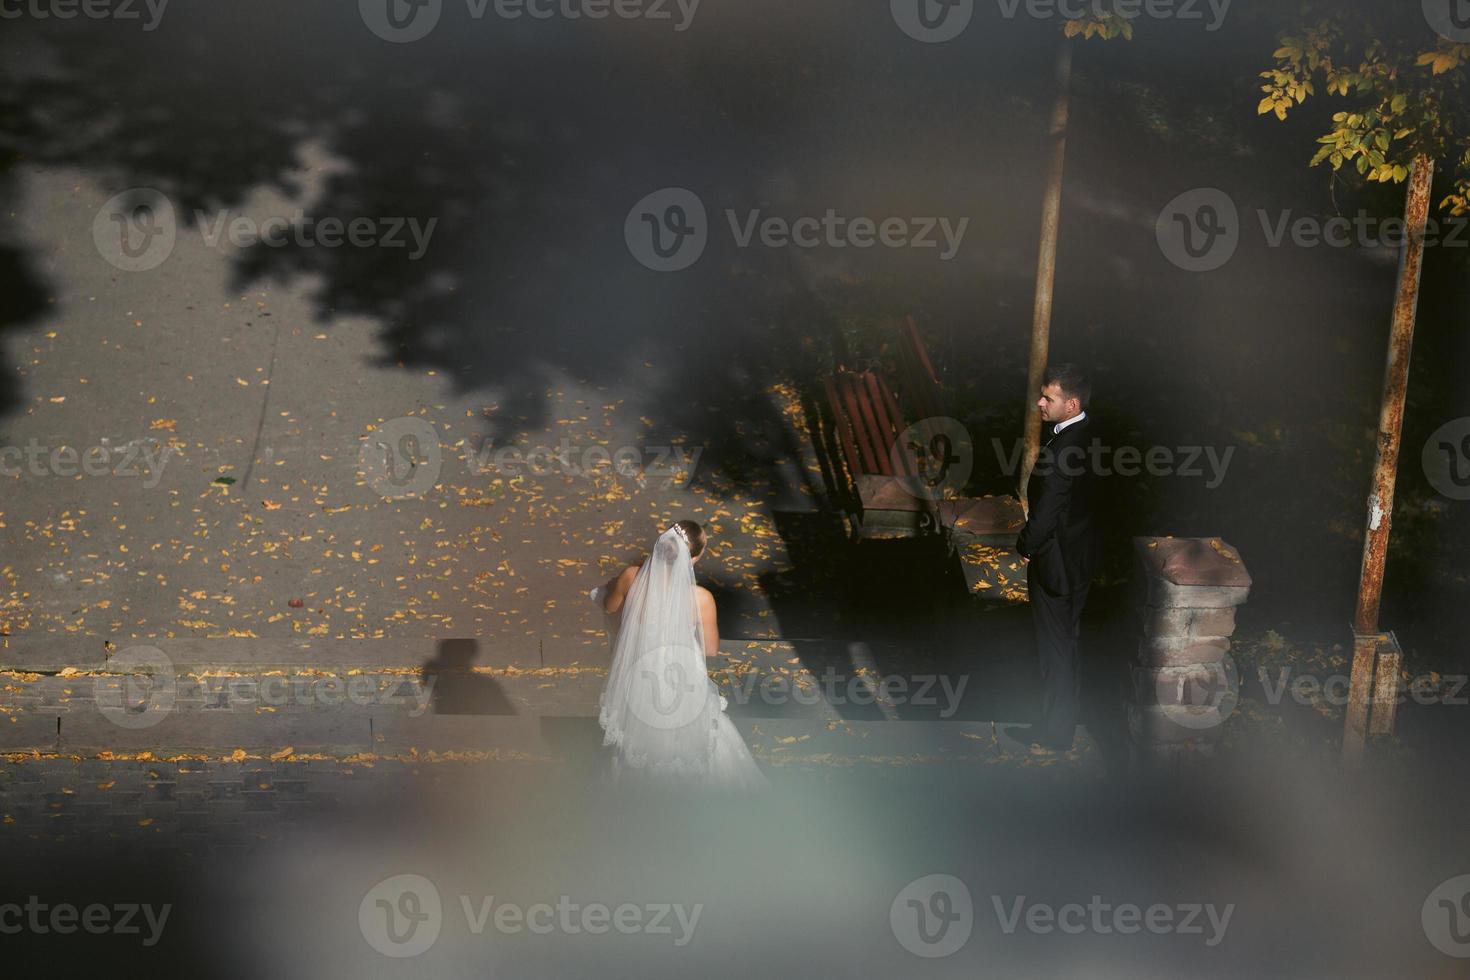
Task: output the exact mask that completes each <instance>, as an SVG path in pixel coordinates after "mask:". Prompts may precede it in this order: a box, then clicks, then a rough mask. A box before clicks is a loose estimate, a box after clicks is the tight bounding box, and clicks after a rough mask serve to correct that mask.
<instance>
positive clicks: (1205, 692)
mask: <svg viewBox="0 0 1470 980" xmlns="http://www.w3.org/2000/svg"><path fill="white" fill-rule="evenodd" d="M1133 548H1134V557H1135V567H1134V573H1135V581H1134V587H1135V601H1136V606H1137V609H1138V614H1139V617H1140V619H1141V620H1142V621H1143V637H1142V639H1141V640H1140V642H1139V644H1138V654H1137V657H1136V658H1135V660H1134V662H1133V668H1132V669H1133V696H1132V699H1131V703H1130V704H1129V705H1128V728H1129V732H1130V734H1131V736H1132V741H1133V760H1134V763H1135V765H1137V766H1143V767H1157V766H1159V765H1162V766H1163V767H1164V768H1173V767H1176V766H1181V765H1188V764H1190V763H1193V762H1196V761H1198V760H1199V759H1201V758H1204V757H1208V756H1210V755H1212V754H1213V753H1214V748H1215V742H1216V740H1217V739H1218V738H1219V736H1220V726H1221V725H1222V724H1223V723H1224V721H1225V720H1226V719H1227V718H1229V717H1230V714H1231V713H1232V712H1233V711H1234V710H1235V705H1236V702H1237V701H1238V699H1239V691H1240V678H1239V676H1238V675H1237V673H1236V668H1235V661H1234V660H1233V659H1231V657H1230V636H1231V634H1232V633H1234V632H1235V609H1236V607H1237V606H1239V605H1241V604H1242V603H1244V602H1245V600H1246V598H1247V597H1248V596H1249V595H1250V588H1251V577H1250V573H1249V572H1247V571H1246V568H1245V565H1244V564H1243V563H1242V562H1241V560H1240V553H1239V552H1238V551H1236V550H1235V549H1234V548H1232V547H1230V546H1229V545H1228V544H1226V543H1225V542H1223V541H1221V540H1220V539H1219V538H1134V539H1133Z"/></svg>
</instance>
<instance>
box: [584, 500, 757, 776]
mask: <svg viewBox="0 0 1470 980" xmlns="http://www.w3.org/2000/svg"><path fill="white" fill-rule="evenodd" d="M706 543H707V541H706V538H705V533H704V528H702V527H700V526H699V525H698V524H697V523H695V522H694V521H675V522H674V523H673V524H672V525H671V526H670V527H669V528H668V529H667V530H665V531H664V532H663V533H662V534H660V535H659V537H658V540H657V541H656V542H654V546H653V553H652V554H651V555H650V556H649V557H647V558H645V559H644V560H643V561H641V562H639V563H638V564H637V565H630V566H629V567H628V568H626V569H624V570H623V572H622V573H621V574H620V575H618V577H617V578H615V579H613V580H612V581H611V582H609V583H608V584H607V585H606V586H604V587H602V588H600V589H595V590H593V598H594V599H595V600H596V601H598V602H599V603H600V604H601V605H602V608H603V611H604V612H606V613H607V614H608V615H609V617H611V623H610V628H611V629H612V630H613V632H614V639H613V641H612V643H613V660H612V668H611V669H610V670H609V671H608V676H607V686H606V687H605V688H603V692H602V698H601V701H600V703H599V711H598V721H599V722H600V724H601V725H602V731H603V739H602V742H603V745H609V746H614V747H615V751H616V757H615V759H614V762H613V773H614V776H615V778H624V777H626V776H628V775H631V774H632V773H637V774H638V775H642V776H647V777H651V778H654V779H658V780H664V781H669V782H674V783H678V784H683V785H693V786H702V787H709V788H713V789H732V790H752V789H760V788H765V787H766V786H768V785H769V784H768V783H767V781H766V777H765V776H764V775H763V774H762V773H761V771H760V769H759V768H758V767H757V766H756V764H755V759H754V758H752V757H751V754H750V750H749V749H748V748H746V745H745V741H744V739H742V738H741V737H740V732H739V731H737V730H736V728H735V725H734V724H733V723H732V722H731V721H730V718H729V716H728V715H726V714H725V711H724V709H725V706H726V701H725V699H724V698H723V697H722V696H720V693H719V691H718V690H717V689H716V688H715V685H714V682H713V681H711V680H710V677H709V672H708V670H707V669H706V667H705V658H706V657H712V656H714V655H715V654H716V653H718V652H719V643H720V637H719V632H718V627H717V624H716V619H715V599H714V596H712V595H711V594H710V592H709V590H708V589H705V588H703V587H701V586H699V585H697V584H695V581H694V563H695V562H697V561H698V560H699V557H700V556H701V555H702V554H704V551H705V545H706ZM630 771H631V772H630Z"/></svg>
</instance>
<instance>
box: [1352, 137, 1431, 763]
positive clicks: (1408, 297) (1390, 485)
mask: <svg viewBox="0 0 1470 980" xmlns="http://www.w3.org/2000/svg"><path fill="white" fill-rule="evenodd" d="M1433 183H1434V161H1433V160H1432V159H1430V158H1429V157H1428V156H1419V157H1417V158H1415V160H1414V166H1413V169H1412V170H1411V171H1410V175H1409V190H1408V203H1407V205H1406V206H1405V209H1404V224H1405V226H1406V230H1407V234H1408V242H1407V243H1406V244H1405V246H1404V250H1403V254H1402V255H1401V256H1400V258H1399V278H1398V290H1397V294H1396V296H1395V298H1394V305H1393V327H1392V330H1391V332H1390V334H1389V340H1388V363H1387V365H1386V367H1385V368H1384V372H1383V405H1382V408H1381V409H1380V411H1379V416H1378V454H1377V459H1376V460H1375V461H1374V464H1373V486H1372V489H1371V490H1370V491H1369V494H1368V526H1367V529H1366V530H1365V532H1364V536H1363V567H1362V571H1361V573H1360V574H1359V578H1358V608H1357V613H1356V615H1355V616H1354V617H1353V635H1354V643H1353V673H1352V687H1351V689H1350V693H1349V696H1348V709H1347V717H1346V719H1345V720H1344V723H1343V724H1344V727H1343V744H1342V750H1343V757H1344V759H1345V760H1347V761H1348V762H1356V761H1358V760H1359V759H1360V758H1361V757H1362V753H1363V745H1364V742H1365V739H1366V735H1367V729H1368V707H1369V702H1370V698H1371V699H1373V700H1376V701H1377V703H1378V705H1379V707H1381V708H1383V709H1385V710H1390V711H1391V710H1392V708H1393V705H1394V696H1393V693H1392V692H1388V697H1387V699H1386V700H1385V699H1384V697H1383V695H1384V693H1385V692H1383V691H1380V692H1379V696H1378V697H1377V698H1372V687H1373V681H1374V677H1375V676H1377V677H1379V678H1380V683H1381V682H1382V679H1383V678H1384V675H1385V674H1387V673H1388V671H1387V670H1385V669H1383V668H1384V667H1385V666H1392V667H1393V670H1392V676H1391V677H1388V678H1387V679H1388V682H1389V683H1390V684H1393V683H1395V682H1396V681H1397V679H1398V677H1397V675H1398V670H1397V656H1396V654H1397V644H1396V643H1393V642H1392V641H1391V639H1390V638H1388V637H1386V636H1385V635H1383V634H1381V633H1380V632H1379V629H1378V609H1379V605H1380V602H1381V600H1382V598H1383V572H1384V566H1385V564H1386V562H1387V558H1388V532H1389V526H1390V525H1391V524H1392V523H1393V492H1394V479H1395V476H1396V474H1397V472H1398V461H1399V444H1400V442H1401V437H1402V435H1403V426H1404V397H1405V395H1406V394H1407V392H1408V388H1409V355H1410V354H1411V353H1412V352H1413V349H1414V318H1415V315H1416V313H1417V311H1418V308H1419V280H1420V276H1421V274H1422V272H1423V269H1424V229H1425V225H1426V224H1427V223H1428V220H1429V192H1430V188H1431V185H1432V184H1433ZM1381 653H1382V654H1383V655H1386V656H1390V657H1392V658H1393V661H1392V663H1391V664H1388V665H1380V664H1379V663H1378V662H1377V661H1378V658H1379V656H1380V654H1381ZM1374 729H1375V730H1385V726H1382V725H1381V724H1376V723H1375V725H1374ZM1391 729H1392V721H1391V719H1390V721H1389V723H1388V725H1387V726H1386V730H1391Z"/></svg>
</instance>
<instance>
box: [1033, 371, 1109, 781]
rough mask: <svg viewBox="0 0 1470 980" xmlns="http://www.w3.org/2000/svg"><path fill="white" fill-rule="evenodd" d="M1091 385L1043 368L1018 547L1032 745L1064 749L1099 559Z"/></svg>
mask: <svg viewBox="0 0 1470 980" xmlns="http://www.w3.org/2000/svg"><path fill="white" fill-rule="evenodd" d="M1091 397H1092V383H1091V382H1090V381H1089V380H1088V378H1087V376H1086V375H1085V374H1084V373H1083V372H1082V370H1081V369H1080V368H1078V367H1077V365H1075V364H1062V365H1058V366H1056V367H1048V368H1047V370H1046V374H1045V376H1044V379H1043V383H1042V388H1041V398H1040V400H1038V401H1037V403H1036V404H1037V406H1038V407H1039V408H1040V409H1041V422H1042V428H1041V440H1042V449H1041V452H1040V454H1039V455H1038V456H1037V460H1036V467H1035V469H1033V470H1032V471H1031V479H1030V480H1029V482H1027V484H1026V499H1027V501H1028V503H1029V513H1028V519H1027V521H1026V526H1025V527H1024V528H1022V529H1021V536H1020V537H1019V538H1017V539H1016V550H1017V551H1018V552H1020V555H1021V557H1022V558H1024V559H1026V560H1027V565H1026V585H1027V587H1028V589H1029V591H1030V600H1031V619H1032V623H1033V624H1034V626H1035V628H1036V647H1037V654H1038V657H1039V660H1040V664H1041V683H1042V696H1041V720H1040V722H1039V723H1038V724H1037V725H1035V726H1034V727H1033V728H1032V730H1031V733H1032V734H1031V740H1032V744H1033V745H1038V746H1040V747H1041V748H1042V749H1050V750H1053V751H1057V752H1066V751H1067V750H1069V749H1070V748H1071V747H1072V735H1073V732H1074V731H1075V730H1076V727H1077V718H1078V714H1079V711H1080V694H1081V686H1080V682H1081V677H1080V674H1079V671H1078V666H1079V665H1078V654H1077V634H1078V628H1079V624H1080V623H1081V620H1082V607H1083V606H1084V605H1085V604H1086V602H1087V590H1088V586H1089V585H1090V584H1091V583H1092V577H1093V575H1094V574H1096V572H1097V569H1098V565H1099V564H1101V561H1102V540H1101V534H1100V531H1101V529H1100V528H1099V527H1098V526H1097V524H1096V523H1095V522H1094V520H1093V508H1094V503H1095V500H1096V492H1097V491H1096V483H1097V481H1096V474H1094V473H1093V472H1092V471H1091V470H1090V469H1089V468H1088V455H1087V443H1088V440H1089V439H1090V438H1091V432H1090V430H1091V428H1092V426H1091V421H1090V419H1088V417H1087V404H1088V400H1089V399H1090V398H1091Z"/></svg>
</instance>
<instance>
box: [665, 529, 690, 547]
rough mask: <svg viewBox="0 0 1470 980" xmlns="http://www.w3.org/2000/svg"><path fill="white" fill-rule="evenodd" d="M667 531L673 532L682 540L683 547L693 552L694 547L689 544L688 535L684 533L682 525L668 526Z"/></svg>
mask: <svg viewBox="0 0 1470 980" xmlns="http://www.w3.org/2000/svg"><path fill="white" fill-rule="evenodd" d="M669 530H670V531H673V532H674V533H675V534H677V535H678V536H679V537H680V538H682V539H683V540H684V547H686V548H688V549H689V550H690V551H693V550H694V545H692V544H690V543H689V535H688V534H685V533H684V526H683V525H682V524H670V525H669Z"/></svg>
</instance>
